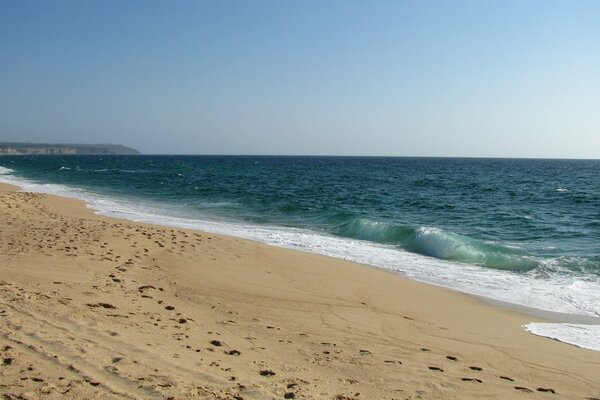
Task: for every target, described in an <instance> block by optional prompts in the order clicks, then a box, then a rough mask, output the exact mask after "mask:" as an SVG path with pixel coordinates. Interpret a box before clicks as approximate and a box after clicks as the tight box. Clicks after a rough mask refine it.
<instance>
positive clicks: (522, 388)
mask: <svg viewBox="0 0 600 400" xmlns="http://www.w3.org/2000/svg"><path fill="white" fill-rule="evenodd" d="M515 389H517V390H520V391H522V392H525V393H532V392H533V390H531V389H527V388H526V387H523V386H515Z"/></svg>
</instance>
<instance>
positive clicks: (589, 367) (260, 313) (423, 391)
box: [0, 184, 600, 400]
mask: <svg viewBox="0 0 600 400" xmlns="http://www.w3.org/2000/svg"><path fill="white" fill-rule="evenodd" d="M0 315H1V316H2V318H1V319H0V335H1V336H0V337H1V339H0V340H1V342H0V345H1V346H0V350H1V359H2V365H1V366H0V394H1V395H2V396H4V397H3V398H6V399H13V398H14V399H17V398H22V399H27V398H31V399H35V398H48V399H53V398H56V399H59V398H140V399H142V398H143V399H145V398H156V399H169V398H171V399H187V398H200V399H271V398H273V399H278V398H288V399H289V398H291V399H294V398H295V399H338V400H342V399H513V398H540V399H542V398H560V399H571V398H572V399H593V398H600V379H598V377H599V376H600V352H596V351H591V350H585V349H580V348H577V347H575V346H571V345H567V344H564V343H560V342H557V341H553V340H550V339H547V338H543V337H538V336H534V335H531V334H529V333H527V332H525V331H524V330H523V328H522V326H523V325H525V324H527V323H529V322H536V321H537V322H543V320H541V319H536V318H534V317H531V316H526V315H522V314H519V313H517V312H515V311H514V310H510V309H507V308H501V307H497V306H494V305H491V304H487V303H484V302H482V301H480V300H478V299H476V298H474V297H471V296H468V295H465V294H462V293H458V292H455V291H451V290H448V289H444V288H440V287H436V286H432V285H427V284H424V283H419V282H415V281H411V280H408V279H404V278H402V277H401V276H398V275H396V274H392V273H390V272H388V271H384V270H381V269H376V268H372V267H368V266H364V265H360V264H356V263H352V262H348V261H343V260H339V259H334V258H329V257H325V256H321V255H316V254H311V253H305V252H300V251H295V250H290V249H283V248H278V247H273V246H268V245H265V244H261V243H258V242H253V241H249V240H244V239H238V238H233V237H227V236H221V235H216V234H213V233H204V232H199V231H193V230H186V229H176V228H170V227H163V226H159V225H150V224H140V223H135V222H131V221H127V220H120V219H113V218H108V217H102V216H98V215H95V214H94V213H93V212H92V211H91V210H90V209H88V208H86V207H85V204H84V203H83V202H81V201H78V200H73V199H67V198H63V197H57V196H52V195H47V194H40V193H26V192H19V191H17V188H16V187H13V186H10V185H5V184H0Z"/></svg>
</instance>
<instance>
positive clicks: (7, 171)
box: [0, 166, 15, 175]
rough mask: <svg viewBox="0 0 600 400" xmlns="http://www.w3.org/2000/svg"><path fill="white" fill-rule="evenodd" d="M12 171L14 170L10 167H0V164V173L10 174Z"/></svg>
mask: <svg viewBox="0 0 600 400" xmlns="http://www.w3.org/2000/svg"><path fill="white" fill-rule="evenodd" d="M13 172H15V171H14V170H12V169H10V168H6V167H1V166H0V175H10V174H12V173H13Z"/></svg>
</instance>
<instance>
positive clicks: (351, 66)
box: [0, 0, 600, 158]
mask: <svg viewBox="0 0 600 400" xmlns="http://www.w3.org/2000/svg"><path fill="white" fill-rule="evenodd" d="M2 140H4V141H35V142H81V143H107V142H110V143H121V144H125V145H130V146H133V147H136V148H138V149H140V150H141V151H143V152H146V153H187V154H344V155H423V156H514V157H573V158H600V1H595V0H594V1H566V0H565V1H546V0H543V1H542V0H540V1H525V0H519V1H480V0H473V1H414V2H413V1H381V2H375V1H294V2H292V1H280V0H276V1H241V0H240V1H205V2H202V1H160V2H158V1H156V2H155V1H122V0H118V1H105V0H102V1H100V0H98V1H25V0H14V1H12V0H0V141H2Z"/></svg>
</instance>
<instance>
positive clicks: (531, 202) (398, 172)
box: [0, 156, 600, 316]
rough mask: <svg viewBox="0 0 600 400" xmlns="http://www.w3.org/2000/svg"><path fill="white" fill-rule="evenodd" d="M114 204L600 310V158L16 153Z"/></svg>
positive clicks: (42, 186)
mask: <svg viewBox="0 0 600 400" xmlns="http://www.w3.org/2000/svg"><path fill="white" fill-rule="evenodd" d="M0 166H1V167H2V170H0V173H2V175H0V178H2V180H4V181H7V182H13V183H17V184H20V185H21V186H23V187H25V188H26V189H28V190H38V191H46V192H51V193H58V194H63V195H70V196H73V197H78V198H82V199H84V200H86V201H88V203H89V204H90V205H91V206H92V207H93V208H95V209H96V210H98V211H99V212H100V213H103V214H106V215H115V216H120V217H125V218H130V219H133V220H138V221H144V222H157V223H162V224H168V225H173V226H184V227H191V228H197V229H204V230H212V231H215V232H220V233H226V234H233V235H237V236H242V237H247V238H250V239H255V240H260V241H264V242H267V243H272V244H277V245H281V246H286V247H293V248H300V249H303V250H306V251H313V252H317V253H321V254H327V255H331V256H335V257H341V258H346V259H350V260H354V261H358V262H363V263H367V264H372V265H376V266H379V267H382V268H388V269H391V270H394V271H398V272H400V273H403V274H405V275H408V276H409V277H413V278H415V279H419V280H425V281H428V282H431V283H435V284H439V285H444V286H448V287H453V288H456V289H459V290H463V291H466V292H469V293H476V294H482V295H485V296H489V297H492V298H497V299H499V300H504V301H511V302H515V303H520V304H525V305H532V306H534V307H538V308H543V309H549V310H556V311H563V312H568V313H574V314H586V315H597V316H600V246H599V243H600V161H583V160H581V161H576V160H511V159H442V158H369V157H357V158H354V157H253V156H243V157H242V156H231V157H225V156H110V157H97V156H70V157H64V156H31V157H30V156H4V157H1V158H0Z"/></svg>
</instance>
